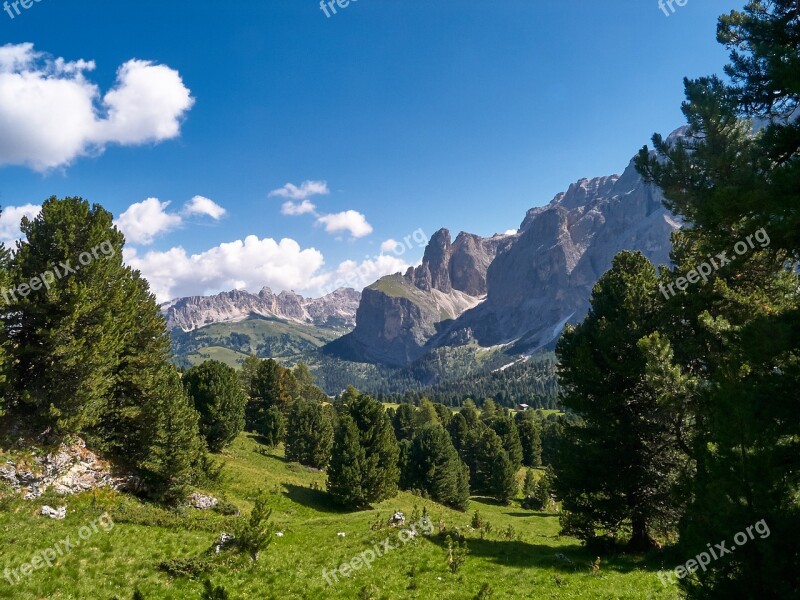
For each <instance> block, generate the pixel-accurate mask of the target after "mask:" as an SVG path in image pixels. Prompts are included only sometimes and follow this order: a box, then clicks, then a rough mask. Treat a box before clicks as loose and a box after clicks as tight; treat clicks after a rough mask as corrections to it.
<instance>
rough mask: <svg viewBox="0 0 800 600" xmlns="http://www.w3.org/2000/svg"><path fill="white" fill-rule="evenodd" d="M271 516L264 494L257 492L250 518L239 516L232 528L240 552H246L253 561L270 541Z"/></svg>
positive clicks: (273, 528) (272, 527)
mask: <svg viewBox="0 0 800 600" xmlns="http://www.w3.org/2000/svg"><path fill="white" fill-rule="evenodd" d="M271 516H272V509H270V508H267V497H266V494H264V493H263V492H262V493H259V495H258V497H257V498H256V502H255V506H254V507H253V512H251V513H250V518H249V519H247V520H245V519H243V518H240V519H239V522H238V523H237V525H236V528H235V530H234V531H235V533H234V537H235V538H236V544H237V546H238V547H239V549H240V550H241V551H242V552H247V553H248V554H249V555H250V558H252V559H253V560H254V561H256V560H258V555H259V554H260V553H261V551H262V550H265V549H266V548H267V546H269V544H270V542H272V536H273V533H274V532H275V526H274V525H273V524H272V523H269V518H270V517H271Z"/></svg>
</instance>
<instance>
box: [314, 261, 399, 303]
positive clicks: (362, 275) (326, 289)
mask: <svg viewBox="0 0 800 600" xmlns="http://www.w3.org/2000/svg"><path fill="white" fill-rule="evenodd" d="M409 266H411V265H409V264H408V263H407V262H406V261H404V260H402V259H400V258H397V257H396V256H387V255H385V254H380V255H378V256H375V257H373V258H368V259H366V260H363V261H361V262H360V263H358V262H356V261H354V260H346V261H344V262H341V263H339V266H338V267H337V268H336V270H335V271H334V272H332V273H328V274H326V275H325V276H324V277H323V280H324V284H323V285H322V287H320V288H318V289H317V290H315V291H313V292H312V295H314V296H324V295H325V294H329V293H331V292H332V291H334V290H336V289H338V288H341V287H351V288H354V289H357V290H362V289H364V288H365V287H367V286H368V285H370V284H372V283H373V282H375V281H377V280H378V279H380V278H381V277H383V276H385V275H391V274H392V273H403V272H405V271H406V270H407V269H408V267H409Z"/></svg>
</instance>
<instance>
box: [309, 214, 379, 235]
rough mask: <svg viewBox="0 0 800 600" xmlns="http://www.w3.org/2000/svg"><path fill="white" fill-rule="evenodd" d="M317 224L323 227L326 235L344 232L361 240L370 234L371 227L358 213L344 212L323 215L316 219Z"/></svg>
mask: <svg viewBox="0 0 800 600" xmlns="http://www.w3.org/2000/svg"><path fill="white" fill-rule="evenodd" d="M317 223H318V224H320V225H324V226H325V231H327V232H328V233H341V232H343V231H346V232H348V233H350V235H351V236H353V237H354V238H361V237H364V236H365V235H369V234H370V233H372V225H370V224H369V223H367V219H366V217H365V216H364V215H362V214H361V213H360V212H357V211H355V210H346V211H344V212H340V213H335V214H332V215H323V216H321V217H320V218H318V219H317Z"/></svg>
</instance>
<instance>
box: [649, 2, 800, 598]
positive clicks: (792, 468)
mask: <svg viewBox="0 0 800 600" xmlns="http://www.w3.org/2000/svg"><path fill="white" fill-rule="evenodd" d="M717 34H718V40H719V41H720V42H722V43H723V44H725V45H726V46H727V47H728V49H729V50H730V53H731V54H730V58H731V62H730V64H729V65H728V66H727V67H726V69H725V70H726V74H727V75H728V77H729V79H728V80H727V81H723V80H722V79H720V78H717V77H704V78H700V79H696V80H686V81H685V88H686V98H687V99H686V102H685V103H684V106H683V111H684V114H685V115H686V118H687V122H688V125H689V127H688V131H687V134H686V137H685V138H684V139H683V140H678V141H676V143H674V144H668V143H667V142H666V141H665V140H663V138H661V136H654V138H653V142H654V146H655V150H656V152H655V153H651V152H650V151H649V150H648V149H647V148H644V149H643V150H642V152H641V153H640V155H639V158H638V161H637V167H638V168H639V169H640V172H641V173H643V174H644V175H645V176H646V177H648V178H649V179H651V180H652V181H654V182H655V183H657V184H658V185H659V186H661V187H662V188H663V190H664V193H665V195H666V197H667V203H668V205H669V206H670V207H671V208H672V209H673V210H674V211H675V212H677V213H678V214H679V215H681V216H683V217H684V218H686V219H687V220H688V221H690V222H691V224H692V227H691V228H690V229H687V230H685V231H683V232H682V233H681V234H680V235H677V236H675V239H674V245H673V246H674V247H673V256H674V261H675V263H676V268H675V270H674V271H673V272H670V273H667V274H665V277H664V279H665V280H666V281H667V282H671V283H674V282H675V280H676V278H677V277H679V276H685V274H686V273H687V272H688V271H690V270H691V269H693V268H694V267H695V266H696V265H697V264H699V263H700V262H703V261H705V260H707V259H706V257H707V256H709V255H711V256H713V255H715V254H717V253H719V252H722V251H726V252H728V256H731V249H732V248H735V245H736V244H737V243H743V244H745V248H744V250H745V253H744V255H743V256H737V257H736V259H735V261H733V262H732V264H730V265H727V266H725V267H723V268H720V269H719V270H718V271H716V272H715V273H713V274H712V276H711V278H710V281H709V283H708V284H707V285H698V286H696V289H695V290H694V291H693V292H692V293H687V294H682V295H681V296H679V297H678V298H676V299H675V300H674V301H673V302H671V303H669V306H668V315H669V323H668V326H666V327H665V328H664V331H663V332H662V333H663V336H664V337H665V338H666V339H667V341H664V340H659V339H656V340H653V341H652V343H651V344H650V346H649V347H648V348H647V350H648V351H649V352H650V354H651V355H652V356H654V357H661V360H662V362H665V363H666V368H665V369H661V370H660V371H659V370H656V369H654V371H655V374H656V375H658V374H660V373H662V372H663V371H667V372H668V373H670V374H672V378H673V379H675V378H676V376H684V377H693V378H696V379H697V380H698V384H697V385H696V386H694V387H683V388H679V390H678V393H677V394H670V395H671V396H673V397H675V398H676V400H677V399H679V398H682V399H683V400H684V404H685V405H686V406H687V407H688V410H689V411H690V414H691V416H692V418H693V419H694V420H695V422H696V423H697V424H698V426H697V427H696V428H694V429H692V430H690V431H689V432H688V433H689V435H687V441H688V444H687V445H688V447H689V449H690V452H691V454H692V457H693V458H694V459H695V460H696V461H697V475H696V477H695V479H694V482H693V487H692V490H691V491H692V502H691V504H690V506H689V508H688V512H687V514H686V516H685V517H684V519H683V521H682V526H681V530H680V534H681V546H682V549H681V551H682V552H683V553H684V554H686V555H687V556H688V555H694V554H696V553H697V552H700V551H704V550H705V549H706V546H705V545H706V544H707V543H709V542H711V543H713V542H715V541H716V540H725V539H727V540H729V539H731V537H732V536H733V535H734V534H735V533H737V532H739V531H742V530H744V528H745V527H747V526H752V525H753V524H754V523H758V522H760V521H762V520H763V521H764V522H765V523H766V524H767V525H768V526H769V528H770V529H771V531H772V534H771V535H770V536H769V537H767V538H765V539H760V538H756V539H754V540H752V541H749V542H748V544H747V545H746V546H744V547H742V548H741V549H740V548H737V550H736V552H735V553H734V554H733V555H732V556H726V557H724V558H723V559H720V560H717V561H714V562H712V564H711V565H710V567H709V568H708V569H703V570H702V571H698V572H697V573H696V574H695V575H694V576H693V577H692V578H686V579H684V580H683V581H682V582H681V585H682V587H683V588H684V591H685V592H687V593H688V596H689V597H690V598H692V599H714V598H754V597H758V598H764V599H765V600H766V599H768V598H770V599H771V598H775V599H778V598H781V599H784V598H797V597H798V596H799V595H800V594H798V591H797V590H798V589H800V576H799V575H798V569H797V565H798V556H797V542H796V538H797V535H798V532H799V531H800V502H798V497H799V496H798V490H800V478H798V473H800V453H798V451H797V439H798V437H799V436H800V417H798V411H797V390H798V388H800V385H798V384H799V383H800V353H799V352H798V348H800V299H799V298H798V292H797V290H798V279H797V273H798V272H797V269H796V264H797V263H796V261H797V259H798V257H800V201H799V199H800V195H798V190H800V121H798V119H797V118H796V117H797V111H798V106H799V105H800V53H799V52H798V48H800V19H799V18H798V6H797V2H795V1H794V0H773V1H769V2H764V1H750V2H747V3H746V4H745V7H744V10H743V11H734V12H731V13H730V14H729V15H726V16H723V17H722V18H721V19H720V22H719V26H718V30H717ZM754 121H755V123H754ZM754 125H756V127H754ZM762 229H763V231H762ZM758 232H760V233H761V235H760V236H759V237H760V239H759V237H757V238H756V240H757V242H758V243H756V244H752V243H745V242H746V241H747V240H748V236H749V238H750V240H751V241H752V239H753V237H754V235H755V234H757V233H758ZM764 242H766V243H764ZM789 265H791V266H789ZM787 266H789V268H787ZM667 344H669V346H668V345H667ZM684 374H686V375H684Z"/></svg>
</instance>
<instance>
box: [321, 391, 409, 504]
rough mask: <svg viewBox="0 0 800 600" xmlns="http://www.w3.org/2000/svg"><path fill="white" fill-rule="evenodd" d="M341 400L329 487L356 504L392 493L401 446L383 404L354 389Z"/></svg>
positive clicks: (336, 495)
mask: <svg viewBox="0 0 800 600" xmlns="http://www.w3.org/2000/svg"><path fill="white" fill-rule="evenodd" d="M340 404H341V406H340V411H339V421H340V426H339V428H338V429H337V433H336V437H335V439H334V447H333V457H332V459H331V466H330V467H329V468H328V489H329V491H330V492H331V494H332V495H333V496H334V497H335V498H336V499H337V500H338V501H339V502H340V503H342V504H349V505H353V506H355V507H357V508H364V507H367V506H369V505H370V504H371V503H374V502H380V501H381V500H385V499H387V498H391V497H393V496H395V495H396V494H397V486H398V483H399V480H400V469H399V466H398V464H399V458H400V450H399V447H398V444H397V438H396V437H395V434H394V429H393V427H392V423H391V421H390V420H389V417H388V416H387V415H386V412H385V411H384V408H383V405H382V404H381V403H380V402H377V401H376V400H374V399H373V398H372V397H370V396H368V395H366V394H359V393H358V392H356V391H355V390H352V391H348V392H347V400H346V403H340ZM342 422H344V424H342ZM350 423H352V425H353V427H354V428H355V429H354V430H351V429H352V428H351V426H350ZM354 434H357V435H356V440H355V441H354V440H353V436H354ZM340 453H341V454H342V455H341V456H340ZM343 457H346V458H343ZM343 460H347V461H350V463H351V464H346V463H344V462H342V461H343Z"/></svg>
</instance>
